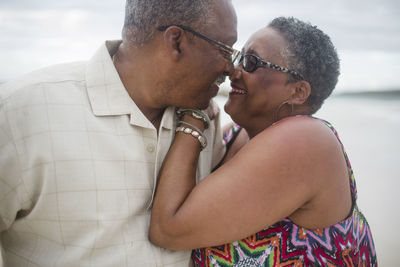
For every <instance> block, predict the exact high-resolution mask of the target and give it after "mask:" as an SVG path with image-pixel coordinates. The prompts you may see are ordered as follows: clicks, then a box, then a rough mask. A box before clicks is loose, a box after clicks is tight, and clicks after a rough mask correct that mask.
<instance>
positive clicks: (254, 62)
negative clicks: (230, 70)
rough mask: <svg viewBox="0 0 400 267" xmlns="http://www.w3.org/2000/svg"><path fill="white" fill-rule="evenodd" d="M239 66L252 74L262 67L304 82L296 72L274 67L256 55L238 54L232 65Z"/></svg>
mask: <svg viewBox="0 0 400 267" xmlns="http://www.w3.org/2000/svg"><path fill="white" fill-rule="evenodd" d="M240 64H242V67H243V69H244V70H245V71H246V72H249V73H251V72H254V71H255V70H256V69H258V68H259V67H263V68H270V69H274V70H277V71H281V72H285V73H290V74H292V75H293V76H296V77H297V78H300V80H304V78H303V75H301V74H300V73H298V72H297V71H294V70H291V69H288V68H285V67H282V66H279V65H276V64H274V63H271V62H269V61H265V60H262V59H261V58H259V57H258V56H256V55H253V54H245V53H244V51H242V52H240V54H239V56H237V57H236V60H235V61H234V62H233V65H234V66H235V67H237V66H239V65H240Z"/></svg>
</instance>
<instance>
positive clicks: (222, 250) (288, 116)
mask: <svg viewBox="0 0 400 267" xmlns="http://www.w3.org/2000/svg"><path fill="white" fill-rule="evenodd" d="M237 62H238V64H237V67H236V68H235V70H234V72H233V73H232V74H231V76H230V79H231V81H232V83H231V85H232V91H231V92H230V94H229V100H228V102H227V103H226V105H225V110H226V112H227V113H228V114H230V116H231V117H232V120H233V121H234V122H235V123H236V124H234V125H232V127H230V128H229V129H228V130H227V132H226V135H225V137H226V139H228V140H226V142H227V143H228V144H229V150H228V151H227V154H226V156H225V158H224V160H223V162H222V163H223V164H221V166H220V167H219V168H218V169H216V170H215V171H214V172H213V173H212V174H210V175H209V176H207V177H206V178H204V179H203V180H202V181H201V182H199V183H198V184H197V185H196V182H195V180H196V165H197V160H198V157H199V153H200V151H201V148H202V146H204V142H199V141H204V140H201V136H202V135H201V132H202V130H204V128H205V125H204V123H203V121H202V120H201V119H198V118H199V116H198V113H196V112H187V111H185V112H181V113H180V115H181V121H179V124H178V127H177V134H176V136H175V140H174V143H173V145H172V147H171V149H170V151H169V153H168V156H167V158H166V160H165V162H164V164H163V167H162V170H161V172H160V175H159V183H158V187H157V192H156V196H155V202H154V206H153V211H152V218H151V225H150V239H151V241H152V242H153V243H155V244H156V245H159V246H161V247H165V248H169V249H173V250H181V249H195V250H194V251H193V261H194V263H195V265H196V266H277V265H278V264H284V265H285V266H286V265H290V266H376V265H377V260H376V254H375V249H374V244H373V240H372V235H371V231H370V228H369V225H368V223H367V221H366V219H365V217H364V216H363V215H362V214H361V212H360V211H359V209H358V207H357V204H356V198H357V197H356V184H355V180H354V176H353V172H352V169H351V166H350V163H349V161H348V158H347V156H346V153H345V151H344V148H343V146H342V144H341V142H340V141H339V138H338V136H337V133H336V131H335V130H334V129H333V127H332V125H331V124H329V123H328V122H326V121H323V120H320V119H317V118H314V117H312V116H311V114H313V113H315V112H316V111H317V110H318V109H319V108H320V107H321V105H322V103H323V101H324V100H325V99H326V98H327V97H328V96H329V95H330V94H331V92H332V90H333V89H334V87H335V86H336V83H337V79H338V75H339V60H338V56H337V53H336V50H335V48H334V46H333V45H332V43H331V41H330V39H329V37H328V36H327V35H326V34H324V33H323V32H322V31H320V30H319V29H317V28H316V27H314V26H312V25H310V24H307V23H304V22H302V21H299V20H297V19H294V18H277V19H275V20H273V21H272V22H271V23H270V24H269V25H268V26H267V27H266V28H263V29H261V30H259V31H257V32H256V33H254V34H253V35H252V36H251V37H250V39H249V40H248V41H247V43H246V45H245V46H244V48H243V50H242V52H241V54H240V55H239V57H238V59H237ZM239 125H240V126H239ZM241 128H243V129H244V130H245V131H244V130H243V131H240V129H241ZM239 131H240V132H239ZM238 132H239V134H238V135H237V134H235V133H238ZM234 136H238V138H236V139H232V138H233V137H234ZM229 139H232V140H229ZM248 139H249V140H248ZM221 244H224V245H221ZM196 248H201V249H196Z"/></svg>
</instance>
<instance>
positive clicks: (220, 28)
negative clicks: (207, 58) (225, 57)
mask: <svg viewBox="0 0 400 267" xmlns="http://www.w3.org/2000/svg"><path fill="white" fill-rule="evenodd" d="M213 13H214V14H213V15H214V16H215V17H214V18H213V19H212V21H213V23H211V24H213V25H209V26H210V32H213V33H214V34H216V35H217V36H216V37H219V38H220V39H223V40H221V41H225V42H229V43H232V44H233V43H235V42H236V40H237V17H236V12H235V10H234V8H233V5H232V2H231V1H230V0H216V1H214V12H213Z"/></svg>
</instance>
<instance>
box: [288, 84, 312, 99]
mask: <svg viewBox="0 0 400 267" xmlns="http://www.w3.org/2000/svg"><path fill="white" fill-rule="evenodd" d="M310 94H311V85H310V84H309V83H308V82H306V81H304V80H301V81H298V82H295V83H293V93H292V97H291V98H290V100H289V102H288V103H289V104H295V105H302V104H304V103H305V102H306V101H307V99H308V97H309V96H310Z"/></svg>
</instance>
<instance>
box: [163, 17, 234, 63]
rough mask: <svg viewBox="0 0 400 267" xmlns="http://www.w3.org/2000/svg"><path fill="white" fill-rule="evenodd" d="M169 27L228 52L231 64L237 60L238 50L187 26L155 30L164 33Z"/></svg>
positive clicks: (165, 27) (164, 27)
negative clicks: (179, 29)
mask: <svg viewBox="0 0 400 267" xmlns="http://www.w3.org/2000/svg"><path fill="white" fill-rule="evenodd" d="M171 26H175V27H178V28H181V29H182V30H184V31H187V32H190V33H192V34H194V35H195V36H197V37H200V38H201V39H203V40H205V41H207V42H209V43H211V44H213V45H215V46H217V48H219V49H222V50H224V51H225V52H228V53H229V54H230V56H231V60H232V63H234V62H235V60H236V59H237V57H238V56H239V55H240V53H241V52H240V51H239V50H237V49H234V48H233V47H230V46H228V45H226V44H224V43H221V42H219V41H217V40H214V39H212V38H210V37H208V36H206V35H204V34H202V33H200V32H197V31H195V30H193V29H192V28H190V27H188V26H184V25H169V26H158V27H157V30H159V31H165V30H166V29H168V28H169V27H171Z"/></svg>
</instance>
